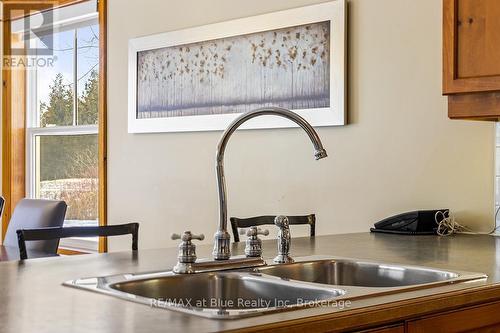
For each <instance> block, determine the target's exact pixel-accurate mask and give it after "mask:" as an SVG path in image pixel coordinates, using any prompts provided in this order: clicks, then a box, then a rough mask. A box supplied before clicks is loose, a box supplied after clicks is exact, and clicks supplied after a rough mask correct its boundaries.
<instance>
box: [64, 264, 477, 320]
mask: <svg viewBox="0 0 500 333" xmlns="http://www.w3.org/2000/svg"><path fill="white" fill-rule="evenodd" d="M295 259H296V262H295V263H291V264H280V265H273V264H272V262H268V264H271V265H269V266H262V267H258V268H253V269H252V270H249V269H248V268H246V270H243V268H240V269H239V270H235V269H231V270H224V267H225V266H219V268H217V267H218V266H210V265H209V266H206V267H205V268H204V269H210V270H209V271H205V272H201V273H196V274H179V275H177V274H174V273H173V272H171V271H168V272H155V273H143V274H119V275H112V276H104V277H94V278H84V279H77V280H71V281H67V282H65V283H64V285H67V286H71V287H76V288H79V289H85V290H90V291H95V292H99V293H102V294H107V295H111V296H115V297H118V298H121V299H125V300H129V301H133V302H137V303H142V304H146V305H149V306H151V307H158V308H166V309H170V310H175V311H181V312H185V313H189V314H194V315H198V316H202V317H208V318H216V319H234V318H241V317H248V316H255V315H259V314H264V313H268V312H273V311H285V310H291V309H297V308H300V307H306V306H333V307H339V308H342V304H343V303H345V302H347V301H351V300H355V299H358V298H366V297H375V296H380V295H387V294H395V293H403V292H405V291H409V290H419V289H425V288H432V287H437V286H441V285H446V284H452V283H454V284H456V283H461V282H465V281H471V280H477V279H484V278H486V275H484V274H480V273H470V272H462V271H453V272H452V271H446V270H439V269H434V268H428V267H418V266H406V265H398V264H386V263H378V262H370V261H365V260H358V259H345V258H332V257H325V256H311V257H303V258H295ZM231 267H232V268H234V267H233V266H231ZM217 269H218V270H217ZM406 297H407V296H406Z"/></svg>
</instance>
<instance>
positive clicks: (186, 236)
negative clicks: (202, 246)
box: [170, 230, 205, 242]
mask: <svg viewBox="0 0 500 333" xmlns="http://www.w3.org/2000/svg"><path fill="white" fill-rule="evenodd" d="M170 238H171V239H172V240H176V239H181V240H182V241H183V242H190V241H191V240H193V239H197V240H204V239H205V235H204V234H199V235H195V234H192V233H191V231H189V230H187V231H184V233H183V234H182V236H181V235H179V234H176V233H173V234H172V235H171V236H170Z"/></svg>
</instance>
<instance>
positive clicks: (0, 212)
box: [0, 195, 5, 218]
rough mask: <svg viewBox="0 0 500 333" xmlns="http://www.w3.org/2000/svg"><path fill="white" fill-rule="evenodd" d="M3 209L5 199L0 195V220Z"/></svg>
mask: <svg viewBox="0 0 500 333" xmlns="http://www.w3.org/2000/svg"><path fill="white" fill-rule="evenodd" d="M4 207H5V198H4V197H3V196H1V195H0V218H1V217H2V216H3V208H4Z"/></svg>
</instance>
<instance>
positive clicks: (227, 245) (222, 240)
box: [213, 230, 231, 260]
mask: <svg viewBox="0 0 500 333" xmlns="http://www.w3.org/2000/svg"><path fill="white" fill-rule="evenodd" d="M214 239H215V240H214V251H213V257H214V259H215V260H227V259H229V258H230V257H231V236H230V235H229V232H227V231H224V230H218V231H217V232H216V233H215V236H214Z"/></svg>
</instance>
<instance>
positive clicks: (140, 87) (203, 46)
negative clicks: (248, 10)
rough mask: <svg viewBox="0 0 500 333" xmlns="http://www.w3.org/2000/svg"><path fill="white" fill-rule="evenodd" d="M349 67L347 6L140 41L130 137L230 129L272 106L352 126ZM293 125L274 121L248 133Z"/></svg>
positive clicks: (133, 54) (134, 57)
mask: <svg viewBox="0 0 500 333" xmlns="http://www.w3.org/2000/svg"><path fill="white" fill-rule="evenodd" d="M345 58H346V3H345V0H335V1H331V2H327V3H322V4H318V5H312V6H307V7H301V8H295V9H290V10H284V11H280V12H274V13H270V14H264V15H259V16H253V17H248V18H242V19H236V20H231V21H227V22H222V23H216V24H210V25H205V26H201V27H195V28H189V29H184V30H179V31H172V32H166V33H161V34H157V35H152V36H146V37H140V38H135V39H132V40H130V42H129V95H128V98H129V100H128V131H129V133H148V132H185V131H212V130H223V129H225V128H226V127H227V125H228V124H229V123H230V122H231V121H232V120H233V119H235V118H236V117H237V116H238V115H239V114H241V113H243V112H246V111H250V110H254V109H257V108H262V107H266V106H279V107H283V108H287V109H290V110H293V111H295V112H297V113H298V114H300V115H301V116H303V117H304V118H305V119H306V120H308V121H309V122H310V123H311V124H312V125H313V126H334V125H344V124H345V118H346V60H345ZM294 126H295V124H294V123H292V122H290V121H288V120H286V119H281V118H280V117H272V116H269V117H268V116H266V117H259V118H255V119H252V120H250V121H249V122H247V123H246V124H244V126H243V128H279V127H294Z"/></svg>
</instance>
